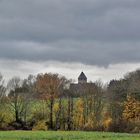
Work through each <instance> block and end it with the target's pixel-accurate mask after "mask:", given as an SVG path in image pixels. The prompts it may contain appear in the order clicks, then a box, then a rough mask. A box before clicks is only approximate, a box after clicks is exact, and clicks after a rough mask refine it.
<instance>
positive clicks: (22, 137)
mask: <svg viewBox="0 0 140 140" xmlns="http://www.w3.org/2000/svg"><path fill="white" fill-rule="evenodd" d="M103 139H104V140H140V135H139V134H119V133H105V132H79V131H77V132H76V131H75V132H73V131H71V132H66V131H56V132H55V131H46V132H44V131H4V132H2V131H0V140H103Z"/></svg>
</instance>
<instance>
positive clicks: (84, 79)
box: [78, 71, 87, 84]
mask: <svg viewBox="0 0 140 140" xmlns="http://www.w3.org/2000/svg"><path fill="white" fill-rule="evenodd" d="M78 83H79V84H83V83H87V77H86V75H85V74H84V72H83V71H82V72H81V74H80V75H79V77H78Z"/></svg>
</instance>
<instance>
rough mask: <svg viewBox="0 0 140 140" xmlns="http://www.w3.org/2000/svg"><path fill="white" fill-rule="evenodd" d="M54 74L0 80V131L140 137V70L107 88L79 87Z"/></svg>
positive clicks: (94, 84) (115, 81)
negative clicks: (59, 131)
mask: <svg viewBox="0 0 140 140" xmlns="http://www.w3.org/2000/svg"><path fill="white" fill-rule="evenodd" d="M70 83H71V80H68V79H66V78H65V77H62V76H60V75H58V74H51V73H45V74H38V75H37V76H33V75H29V76H28V78H27V79H24V80H22V79H20V78H19V77H13V78H12V79H11V80H9V81H8V83H7V84H6V83H5V82H4V78H3V76H2V75H0V129H1V130H86V131H113V132H140V70H137V71H134V72H131V73H128V74H126V75H125V76H124V78H123V79H120V80H112V81H110V83H109V84H106V85H104V84H102V82H101V81H97V82H95V83H89V84H83V85H82V89H83V90H82V91H81V90H79V91H80V92H81V93H80V94H79V93H77V91H74V90H71V89H70V88H69V87H70Z"/></svg>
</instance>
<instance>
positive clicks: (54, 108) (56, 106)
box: [53, 103, 59, 113]
mask: <svg viewBox="0 0 140 140" xmlns="http://www.w3.org/2000/svg"><path fill="white" fill-rule="evenodd" d="M58 110H59V103H55V104H54V106H53V112H55V113H56V112H57V111H58Z"/></svg>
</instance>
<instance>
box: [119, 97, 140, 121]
mask: <svg viewBox="0 0 140 140" xmlns="http://www.w3.org/2000/svg"><path fill="white" fill-rule="evenodd" d="M122 115H123V119H124V120H125V121H135V120H136V119H138V118H140V102H139V101H136V100H135V98H133V97H131V96H127V98H126V101H124V110H123V114H122Z"/></svg>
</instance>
